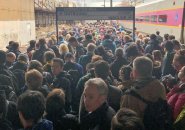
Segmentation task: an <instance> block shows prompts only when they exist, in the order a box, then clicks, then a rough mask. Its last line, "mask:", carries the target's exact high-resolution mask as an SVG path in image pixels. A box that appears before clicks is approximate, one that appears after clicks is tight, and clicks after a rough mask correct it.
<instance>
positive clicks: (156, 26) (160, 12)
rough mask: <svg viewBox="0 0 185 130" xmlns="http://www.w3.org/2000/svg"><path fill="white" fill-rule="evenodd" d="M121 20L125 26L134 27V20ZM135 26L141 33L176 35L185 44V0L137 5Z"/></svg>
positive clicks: (159, 0)
mask: <svg viewBox="0 0 185 130" xmlns="http://www.w3.org/2000/svg"><path fill="white" fill-rule="evenodd" d="M121 22H122V23H123V26H124V27H125V28H127V29H132V28H133V22H132V21H127V20H123V21H121ZM135 27H136V29H137V31H138V32H141V33H147V34H152V33H155V32H156V31H160V34H161V35H162V36H163V35H164V34H166V33H168V34H170V35H174V36H175V37H176V39H177V40H179V41H181V43H182V44H183V43H184V44H185V0H156V1H152V2H148V3H143V4H140V5H138V6H136V7H135Z"/></svg>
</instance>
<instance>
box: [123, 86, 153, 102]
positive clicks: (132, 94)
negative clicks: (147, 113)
mask: <svg viewBox="0 0 185 130" xmlns="http://www.w3.org/2000/svg"><path fill="white" fill-rule="evenodd" d="M124 95H131V96H134V97H136V98H138V99H140V100H141V101H143V102H144V103H146V104H149V103H150V102H149V101H147V100H146V99H144V98H143V97H142V96H141V95H139V94H138V93H137V92H136V91H134V90H133V89H130V90H128V91H126V92H125V93H124Z"/></svg>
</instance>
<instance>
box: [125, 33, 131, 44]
mask: <svg viewBox="0 0 185 130" xmlns="http://www.w3.org/2000/svg"><path fill="white" fill-rule="evenodd" d="M131 40H132V38H131V37H130V36H129V35H125V36H124V41H125V42H126V43H127V42H130V41H131Z"/></svg>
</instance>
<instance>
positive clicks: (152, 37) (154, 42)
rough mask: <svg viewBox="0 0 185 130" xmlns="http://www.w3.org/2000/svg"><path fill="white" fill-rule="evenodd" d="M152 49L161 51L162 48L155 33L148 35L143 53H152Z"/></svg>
mask: <svg viewBox="0 0 185 130" xmlns="http://www.w3.org/2000/svg"><path fill="white" fill-rule="evenodd" d="M154 50H160V51H162V48H161V46H160V44H159V41H158V40H157V36H156V35H155V34H151V35H150V42H149V44H148V45H147V46H146V48H145V54H146V53H150V54H152V52H153V51H154Z"/></svg>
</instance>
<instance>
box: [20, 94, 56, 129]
mask: <svg viewBox="0 0 185 130" xmlns="http://www.w3.org/2000/svg"><path fill="white" fill-rule="evenodd" d="M17 110H18V113H19V118H20V121H21V123H22V125H23V127H24V130H53V124H52V122H50V121H48V120H45V119H42V115H43V114H44V110H45V99H44V96H43V95H42V94H41V93H40V92H38V91H27V92H25V93H23V94H21V95H20V96H19V98H18V101H17Z"/></svg>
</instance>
